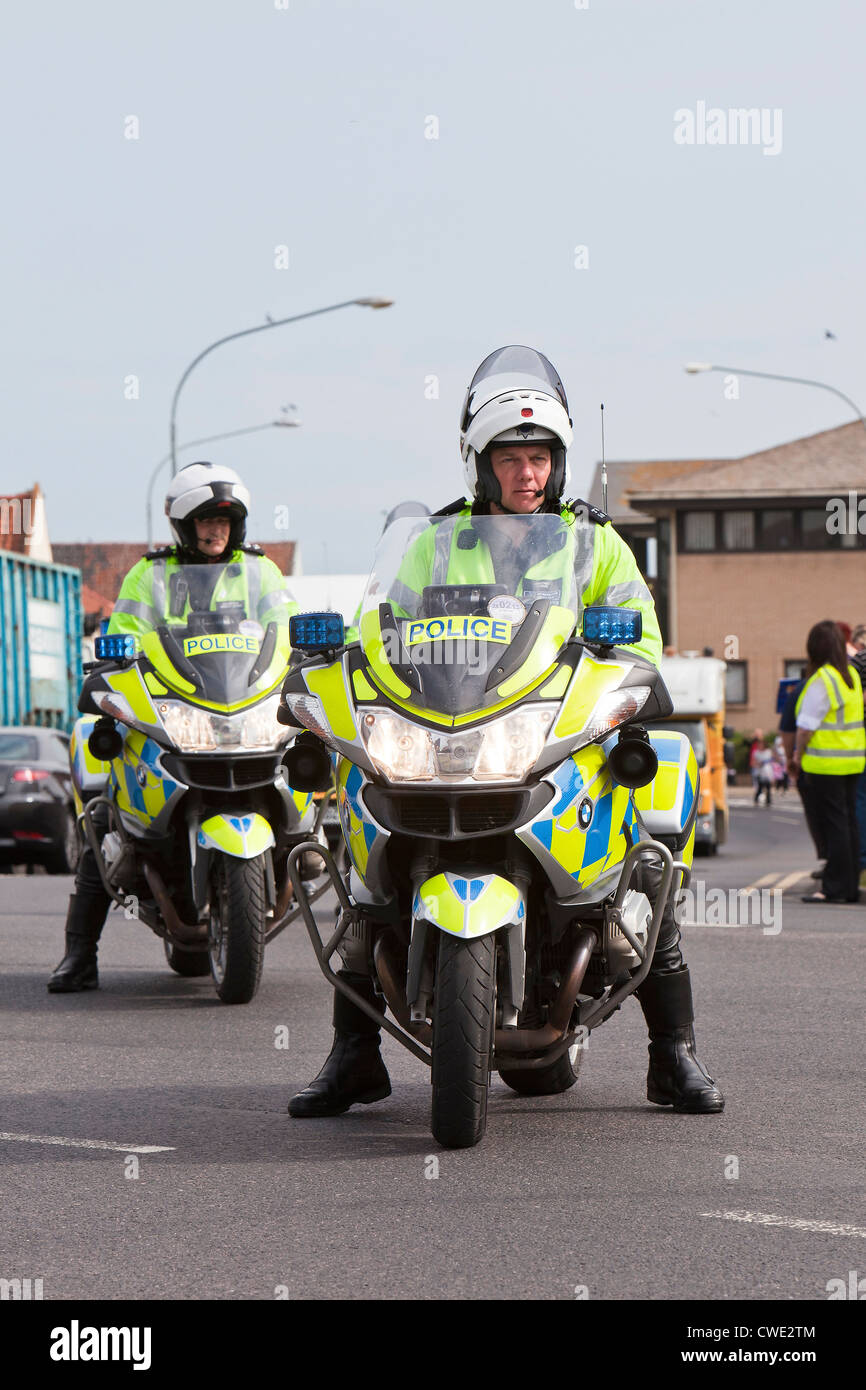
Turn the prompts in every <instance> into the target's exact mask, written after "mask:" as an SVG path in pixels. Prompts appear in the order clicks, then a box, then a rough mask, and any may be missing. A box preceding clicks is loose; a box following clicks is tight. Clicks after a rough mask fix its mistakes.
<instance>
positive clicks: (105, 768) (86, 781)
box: [69, 714, 111, 816]
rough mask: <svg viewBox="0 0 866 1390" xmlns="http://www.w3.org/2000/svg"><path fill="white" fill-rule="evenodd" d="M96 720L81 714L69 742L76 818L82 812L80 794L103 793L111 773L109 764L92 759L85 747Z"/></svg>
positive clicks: (93, 716) (91, 715) (82, 803)
mask: <svg viewBox="0 0 866 1390" xmlns="http://www.w3.org/2000/svg"><path fill="white" fill-rule="evenodd" d="M98 718H99V716H98V715H95V714H83V715H82V716H81V718H80V719H76V721H75V725H74V727H73V730H72V737H71V738H70V740H69V768H70V771H71V773H72V799H73V801H74V802H75V814H76V815H77V816H80V815H81V813H82V811H83V810H84V798H83V796H82V792H86V793H87V794H88V796H91V795H92V794H93V793H94V792H102V791H104V790H105V787H106V785H107V782H108V777H109V773H110V771H111V764H110V763H106V762H102V761H101V760H100V759H99V758H94V756H93V754H92V753H91V751H90V749H89V748H88V746H87V740H88V739H89V738H90V735H91V733H92V731H93V727H94V725H95V724H96V723H97V720H98Z"/></svg>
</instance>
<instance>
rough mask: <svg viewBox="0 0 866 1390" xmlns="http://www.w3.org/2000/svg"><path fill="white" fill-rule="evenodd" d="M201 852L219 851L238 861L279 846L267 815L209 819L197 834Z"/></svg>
mask: <svg viewBox="0 0 866 1390" xmlns="http://www.w3.org/2000/svg"><path fill="white" fill-rule="evenodd" d="M196 843H197V844H198V845H199V847H200V848H201V849H217V850H220V851H221V852H222V853H223V854H230V855H232V857H233V858H235V859H255V857H256V855H258V854H264V852H265V850H266V849H270V848H271V847H272V846H273V845H275V844H276V841H275V839H274V832H273V830H272V829H271V827H270V825H269V824H268V822H267V821H266V820H265V818H264V816H260V815H258V813H256V814H254V815H251V816H228V815H217V816H209V817H208V819H207V820H206V821H202V823H201V825H200V826H199V829H198V834H197V835H196Z"/></svg>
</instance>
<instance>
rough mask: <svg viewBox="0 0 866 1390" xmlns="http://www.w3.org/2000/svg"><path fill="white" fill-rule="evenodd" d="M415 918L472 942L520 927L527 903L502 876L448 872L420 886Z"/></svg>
mask: <svg viewBox="0 0 866 1390" xmlns="http://www.w3.org/2000/svg"><path fill="white" fill-rule="evenodd" d="M412 917H413V919H414V920H415V921H422V922H429V923H430V924H431V925H432V926H434V927H438V928H439V930H440V931H443V932H447V933H448V935H449V936H459V937H463V938H464V939H465V940H469V939H473V938H475V937H479V936H489V935H490V934H491V932H495V931H499V930H500V928H501V927H507V926H517V925H519V924H520V923H521V922H523V921H525V919H526V903H525V900H524V896H523V892H522V890H521V889H520V888H518V887H517V885H516V884H514V883H510V882H509V881H508V879H505V878H501V877H500V875H499V874H480V875H472V874H470V873H468V872H467V873H465V874H460V873H453V872H450V871H449V872H447V873H441V874H435V875H434V876H433V877H432V878H428V879H427V881H426V882H425V883H422V884H421V886H420V888H419V889H418V891H417V892H416V894H415V897H414V900H413V903H412Z"/></svg>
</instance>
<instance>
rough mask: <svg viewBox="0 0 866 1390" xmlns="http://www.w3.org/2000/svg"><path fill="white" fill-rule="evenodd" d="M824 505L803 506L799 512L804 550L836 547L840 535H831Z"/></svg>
mask: <svg viewBox="0 0 866 1390" xmlns="http://www.w3.org/2000/svg"><path fill="white" fill-rule="evenodd" d="M827 523H828V512H827V509H826V508H825V507H804V508H803V509H802V511H801V512H800V534H801V537H802V544H803V549H804V550H827V549H830V548H831V547H832V548H833V549H838V548H839V546H840V545H841V540H842V538H841V536H838V535H831V534H830V530H829V527H828V524H827Z"/></svg>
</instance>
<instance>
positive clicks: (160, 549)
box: [144, 545, 177, 560]
mask: <svg viewBox="0 0 866 1390" xmlns="http://www.w3.org/2000/svg"><path fill="white" fill-rule="evenodd" d="M176 553H177V552H176V547H175V546H173V545H160V546H157V548H156V550H148V552H147V554H146V555H145V556H144V559H145V560H169V559H171V557H172V556H173V555H175V554H176Z"/></svg>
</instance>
